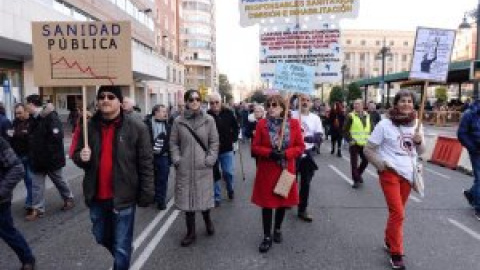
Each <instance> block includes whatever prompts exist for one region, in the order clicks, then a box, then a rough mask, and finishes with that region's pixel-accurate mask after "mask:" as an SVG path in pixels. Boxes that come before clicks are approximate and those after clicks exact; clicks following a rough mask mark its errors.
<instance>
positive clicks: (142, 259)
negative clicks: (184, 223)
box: [130, 210, 180, 270]
mask: <svg viewBox="0 0 480 270" xmlns="http://www.w3.org/2000/svg"><path fill="white" fill-rule="evenodd" d="M178 214H180V211H178V210H174V211H173V212H172V214H171V215H170V217H169V218H168V219H167V221H166V222H165V224H164V225H163V226H162V227H161V228H160V230H159V231H158V232H157V234H155V236H154V237H153V239H152V241H150V243H148V246H147V247H146V248H145V249H144V250H143V252H142V254H140V256H139V257H138V258H137V260H136V261H135V263H134V264H133V266H132V267H131V268H130V269H131V270H140V269H142V267H143V265H144V264H145V263H146V262H147V260H148V258H149V257H150V256H151V255H152V253H153V251H154V250H155V248H156V247H157V245H158V244H159V243H160V241H161V240H162V239H163V236H165V234H166V233H167V231H168V229H170V227H171V226H172V224H173V222H174V221H175V219H176V218H177V217H178Z"/></svg>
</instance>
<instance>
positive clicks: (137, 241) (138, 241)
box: [133, 199, 173, 251]
mask: <svg viewBox="0 0 480 270" xmlns="http://www.w3.org/2000/svg"><path fill="white" fill-rule="evenodd" d="M172 206H173V199H170V201H169V202H168V204H167V209H165V210H164V211H162V212H160V213H158V215H157V216H156V217H155V219H154V220H152V222H150V224H148V226H147V227H146V228H145V229H144V230H143V231H142V233H141V234H140V235H139V236H138V237H137V239H135V242H133V250H134V251H135V250H136V249H137V248H138V247H139V246H141V245H142V243H143V241H145V239H146V238H147V236H148V235H149V234H150V233H151V232H152V231H153V229H155V227H156V226H157V225H158V223H159V222H160V220H162V219H163V217H164V216H165V215H166V214H167V213H168V211H170V208H172Z"/></svg>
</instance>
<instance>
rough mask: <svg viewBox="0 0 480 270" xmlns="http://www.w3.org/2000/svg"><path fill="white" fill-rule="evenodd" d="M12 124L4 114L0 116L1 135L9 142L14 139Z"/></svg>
mask: <svg viewBox="0 0 480 270" xmlns="http://www.w3.org/2000/svg"><path fill="white" fill-rule="evenodd" d="M12 133H13V128H12V122H10V120H9V119H8V118H7V116H5V115H4V114H0V135H1V136H2V137H3V138H4V139H5V140H7V141H10V139H11V138H12Z"/></svg>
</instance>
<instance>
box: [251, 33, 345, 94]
mask: <svg viewBox="0 0 480 270" xmlns="http://www.w3.org/2000/svg"><path fill="white" fill-rule="evenodd" d="M317 27H318V26H317ZM319 27H321V28H316V29H309V30H301V29H299V27H296V26H295V24H293V25H284V26H283V27H282V28H280V29H279V30H277V31H273V30H272V31H263V32H261V33H260V74H261V77H262V80H264V81H272V80H273V77H274V76H275V75H274V73H275V65H276V64H277V63H296V64H304V65H309V66H312V67H314V68H315V73H314V75H315V76H314V82H315V83H317V84H320V83H334V82H338V81H339V80H340V79H341V77H342V72H341V67H342V49H341V46H340V31H339V30H338V29H330V26H329V24H324V25H321V26H319Z"/></svg>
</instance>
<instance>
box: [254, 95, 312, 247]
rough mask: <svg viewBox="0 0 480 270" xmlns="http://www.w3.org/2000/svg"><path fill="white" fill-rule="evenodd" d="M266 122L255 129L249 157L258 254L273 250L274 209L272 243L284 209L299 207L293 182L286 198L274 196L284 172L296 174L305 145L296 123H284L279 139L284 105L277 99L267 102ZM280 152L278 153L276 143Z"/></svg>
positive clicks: (279, 236) (278, 237)
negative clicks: (258, 215) (259, 229)
mask: <svg viewBox="0 0 480 270" xmlns="http://www.w3.org/2000/svg"><path fill="white" fill-rule="evenodd" d="M266 108H267V118H266V119H261V120H260V121H259V122H258V124H257V127H256V131H255V136H254V139H253V142H252V154H253V155H255V156H256V157H257V174H256V177H255V185H254V188H253V195H252V202H253V203H254V204H256V205H258V206H259V207H261V208H262V221H263V232H264V239H263V241H262V243H261V244H260V247H259V251H260V252H262V253H264V252H267V251H268V250H269V249H270V247H271V246H272V218H273V210H274V209H275V226H274V230H273V241H275V242H276V243H280V242H282V233H281V231H280V229H281V226H282V221H283V218H284V217H285V209H286V207H293V206H296V205H298V203H299V198H298V189H297V182H296V181H295V182H294V183H293V185H292V188H291V190H290V194H289V195H288V198H283V197H280V196H278V195H276V194H274V193H273V190H274V188H275V185H276V183H277V180H278V178H279V177H280V174H281V172H282V170H283V168H287V169H288V171H289V172H290V173H292V174H295V160H296V159H297V158H298V157H299V156H300V155H301V154H302V153H303V151H304V149H305V145H304V143H303V137H302V133H301V129H300V124H299V122H298V120H296V119H289V120H288V121H287V124H286V127H285V132H284V136H283V138H280V132H281V129H282V122H283V115H284V113H285V102H284V100H283V98H282V97H281V96H280V95H275V96H271V97H269V98H268V99H267V102H266ZM280 139H282V148H281V150H278V143H279V140H280Z"/></svg>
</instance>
